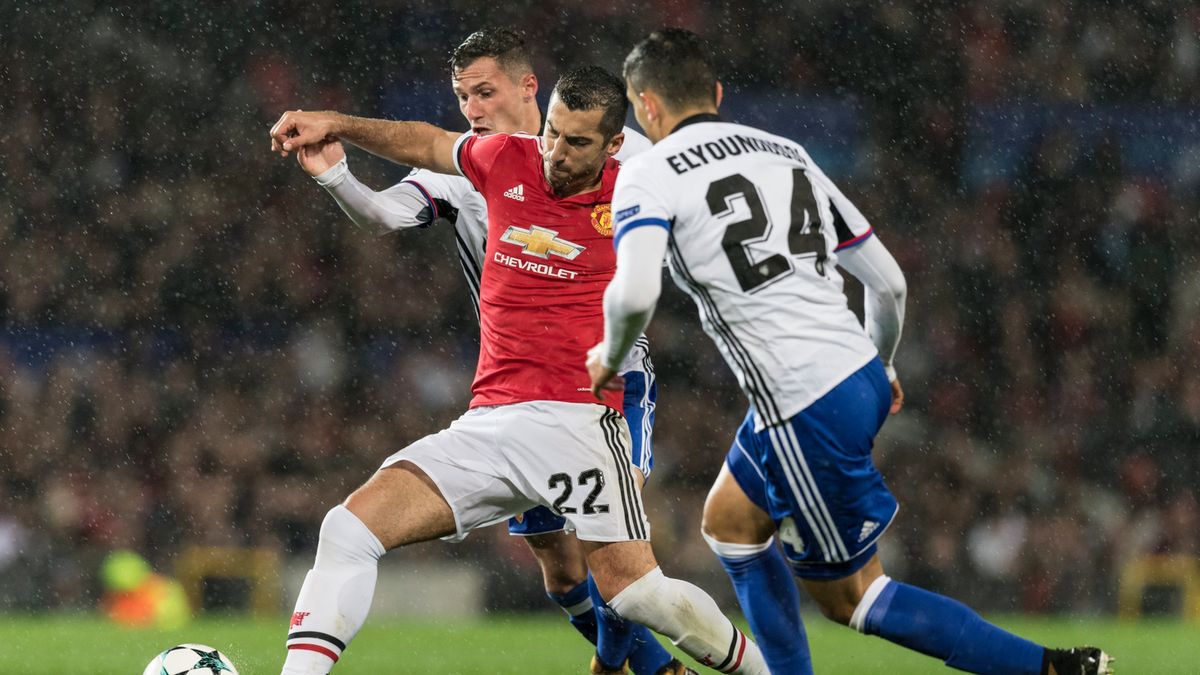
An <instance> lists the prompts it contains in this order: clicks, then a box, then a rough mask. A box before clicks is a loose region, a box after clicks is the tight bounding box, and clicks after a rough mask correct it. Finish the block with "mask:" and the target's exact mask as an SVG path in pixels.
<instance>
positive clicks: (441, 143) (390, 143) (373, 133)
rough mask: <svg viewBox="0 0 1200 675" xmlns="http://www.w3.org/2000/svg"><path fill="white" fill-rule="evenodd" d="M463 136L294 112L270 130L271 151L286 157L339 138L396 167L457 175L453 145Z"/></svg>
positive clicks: (426, 126)
mask: <svg viewBox="0 0 1200 675" xmlns="http://www.w3.org/2000/svg"><path fill="white" fill-rule="evenodd" d="M460 136H462V134H461V133H455V132H453V131H446V130H445V129H440V128H438V127H435V126H433V125H432V124H426V123H425V122H395V121H392V120H378V119H369V118H366V117H353V116H350V115H343V114H341V113H337V112H304V111H300V110H291V111H288V112H285V113H284V114H283V116H281V117H280V118H279V121H278V122H276V123H275V126H273V127H271V150H272V151H273V152H278V153H279V154H281V155H283V156H284V157H286V156H287V155H288V153H290V152H295V151H296V150H299V149H300V148H302V147H306V146H309V145H314V144H317V143H323V142H325V141H326V139H329V138H337V139H340V140H343V141H345V142H347V143H353V144H354V145H357V146H358V147H360V148H362V149H363V150H366V151H367V152H370V153H372V154H375V155H379V156H380V157H383V158H384V159H388V160H391V161H393V162H396V163H397V164H404V165H405V166H414V167H420V168H422V169H429V170H431V171H436V172H438V173H449V174H454V173H458V170H457V169H456V168H455V166H454V143H455V141H457V140H458V139H459V137H460Z"/></svg>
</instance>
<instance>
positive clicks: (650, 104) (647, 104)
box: [638, 91, 658, 122]
mask: <svg viewBox="0 0 1200 675" xmlns="http://www.w3.org/2000/svg"><path fill="white" fill-rule="evenodd" d="M638 98H639V99H641V100H642V110H645V111H646V121H647V122H653V121H655V120H657V119H658V99H657V98H656V97H655V96H654V95H653V94H647V92H645V91H641V92H638Z"/></svg>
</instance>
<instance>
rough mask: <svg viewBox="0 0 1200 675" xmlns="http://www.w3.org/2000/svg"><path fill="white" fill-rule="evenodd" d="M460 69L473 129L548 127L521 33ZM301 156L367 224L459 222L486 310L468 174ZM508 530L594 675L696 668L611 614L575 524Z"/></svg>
mask: <svg viewBox="0 0 1200 675" xmlns="http://www.w3.org/2000/svg"><path fill="white" fill-rule="evenodd" d="M450 67H451V73H452V85H453V90H454V94H455V96H456V97H457V99H458V101H459V110H460V111H461V112H462V114H463V117H464V118H465V119H466V120H467V123H468V124H470V127H471V131H472V132H474V133H476V134H479V135H488V134H493V133H505V134H511V133H537V132H538V131H540V130H541V127H542V113H541V110H540V108H539V107H538V103H537V91H538V80H537V76H536V75H535V74H534V73H533V66H532V59H531V58H530V56H529V53H528V50H527V48H526V46H525V41H524V39H523V38H521V36H520V35H518V34H517V33H515V32H513V31H511V30H506V29H500V28H485V29H482V30H479V31H476V32H475V33H472V34H471V35H470V36H469V37H467V39H466V40H464V41H463V42H462V44H460V45H459V46H458V47H456V48H455V50H454V52H453V53H452V54H451V57H450ZM624 133H625V142H624V143H623V144H622V146H621V150H620V152H618V153H617V155H616V158H617V160H618V161H625V160H626V159H628V158H629V157H631V156H633V155H634V154H636V153H638V152H641V151H643V150H646V149H648V148H649V147H650V142H649V141H648V140H647V139H646V138H645V137H644V136H642V135H641V134H639V133H637V132H636V131H634V130H632V129H628V128H626V129H625V130H624ZM296 157H297V159H298V160H299V162H300V165H301V166H302V167H303V168H304V170H305V171H307V172H308V173H309V175H311V176H313V177H314V178H315V179H316V181H317V183H319V184H320V185H321V186H322V187H324V188H325V189H326V190H328V191H329V194H330V195H331V196H332V197H333V198H334V200H335V201H336V202H337V203H338V205H339V206H340V207H341V208H342V210H343V211H345V212H346V215H348V216H349V217H350V219H351V220H352V221H353V222H354V223H355V224H357V225H359V226H360V227H362V228H364V229H366V230H369V231H372V232H376V233H379V234H384V233H387V232H393V231H397V230H403V229H410V228H427V227H430V226H431V225H435V224H436V223H449V224H450V225H451V227H453V230H454V237H455V242H456V247H457V250H458V259H459V264H460V266H461V267H462V271H463V275H464V276H465V278H466V281H467V288H468V289H469V291H470V294H471V303H472V306H473V307H475V311H476V314H478V311H479V284H480V272H481V270H482V261H483V258H484V242H485V241H486V240H487V204H486V202H485V201H484V200H483V197H482V196H481V195H480V193H479V192H478V191H477V190H476V189H475V188H474V187H473V186H472V185H471V183H470V181H468V180H467V179H466V178H464V177H462V176H459V175H446V174H439V173H434V172H432V171H428V170H426V169H415V170H413V172H412V173H411V174H410V175H409V176H408V177H407V178H405V179H404V180H403V181H401V182H400V183H397V184H396V185H393V186H392V187H390V188H388V189H386V190H382V191H379V192H376V191H374V190H371V189H370V188H368V187H367V186H365V185H363V184H362V183H361V182H360V181H359V180H358V179H357V178H355V176H354V174H353V173H351V172H350V169H349V166H348V164H347V162H346V153H345V150H344V148H343V146H342V144H341V142H339V141H337V140H329V141H327V142H323V143H319V144H317V145H312V146H306V147H305V148H303V149H301V151H300V152H298V153H297V155H296ZM647 346H648V343H647V342H646V341H645V340H644V339H641V340H639V341H638V342H637V344H636V345H635V346H634V348H633V350H631V352H630V354H629V356H628V357H627V358H626V360H625V363H624V364H623V365H622V368H621V375H622V377H623V378H624V380H625V394H624V396H625V406H624V408H625V409H624V412H625V418H626V419H627V420H628V421H629V430H630V435H631V441H632V443H631V446H632V451H633V464H634V466H635V467H637V469H636V470H637V472H638V473H639V474H640V475H639V479H640V480H642V481H644V480H645V479H646V478H647V477H649V475H650V471H651V469H652V467H653V454H652V445H651V431H652V429H653V424H654V406H655V401H656V399H657V387H656V384H655V381H654V369H653V366H652V365H651V363H650V356H649V353H648V351H647ZM508 528H509V533H510V534H513V535H515V536H521V537H523V538H524V539H525V541H526V543H527V544H528V545H529V547H530V550H532V551H533V553H534V556H535V557H536V558H537V560H538V563H539V565H540V567H541V569H542V579H543V583H544V585H545V588H546V594H547V595H548V596H549V597H550V598H551V599H552V600H553V601H554V602H555V603H557V604H558V605H559V606H560V607H562V609H563V611H564V612H565V613H566V616H567V617H568V619H569V620H570V622H571V625H573V626H574V627H575V628H576V629H577V630H578V631H579V632H580V633H581V634H582V635H583V636H584V637H585V638H587V639H588V640H589V641H590V642H591V643H592V644H594V645H596V654H595V656H594V658H593V663H592V670H593V672H595V673H608V672H616V673H620V672H623V671H622V666H623V664H625V663H626V662H628V666H629V669H630V670H632V672H633V673H635V675H660V674H663V673H667V674H680V673H685V672H687V670H686V669H685V667H684V665H683V664H682V663H680V662H679V660H678V659H675V658H673V657H672V656H671V654H670V653H669V652H667V651H666V650H665V649H663V647H662V645H660V644H659V643H658V641H657V640H656V639H654V637H653V635H651V634H650V632H649V631H648V630H647V629H646V628H644V627H641V626H638V625H636V624H633V623H630V622H627V621H623V620H621V619H620V618H619V617H617V616H615V615H614V614H613V613H612V612H609V611H606V608H605V607H604V606H603V604H602V601H601V599H600V597H599V593H598V591H597V590H596V585H595V583H594V582H590V581H589V579H588V575H587V565H586V563H585V561H584V555H583V549H582V547H581V546H580V545H579V541H578V540H577V539H576V538H575V537H574V536H572V535H570V534H568V533H567V532H565V531H564V530H565V528H566V520H565V519H564V518H563V517H562V516H559V515H557V514H555V513H553V512H552V511H550V510H549V509H548V508H546V507H537V508H535V509H532V510H530V511H529V512H528V513H525V514H522V516H521V517H520V518H514V519H512V520H510V521H509V523H508Z"/></svg>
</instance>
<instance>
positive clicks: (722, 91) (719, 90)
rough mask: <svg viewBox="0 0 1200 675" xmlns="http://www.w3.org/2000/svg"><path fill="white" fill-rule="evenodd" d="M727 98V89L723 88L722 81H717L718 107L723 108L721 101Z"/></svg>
mask: <svg viewBox="0 0 1200 675" xmlns="http://www.w3.org/2000/svg"><path fill="white" fill-rule="evenodd" d="M722 98H725V88H724V87H722V86H721V81H720V80H717V100H716V103H717V107H718V108H720V107H721V99H722Z"/></svg>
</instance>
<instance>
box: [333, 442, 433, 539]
mask: <svg viewBox="0 0 1200 675" xmlns="http://www.w3.org/2000/svg"><path fill="white" fill-rule="evenodd" d="M346 508H347V509H349V510H350V511H351V512H352V513H353V514H354V515H356V516H358V518H359V520H361V521H363V524H364V525H366V526H367V528H368V529H370V530H371V532H372V533H374V534H375V536H376V537H378V538H379V541H380V543H382V544H383V546H384V548H386V549H393V548H395V547H397V546H404V545H407V544H412V543H416V542H419V541H428V540H430V539H436V538H438V537H443V536H446V535H449V534H453V533H454V530H455V525H454V512H453V511H451V510H450V505H449V504H448V503H447V502H446V499H445V498H444V497H443V496H442V493H441V492H440V491H439V490H438V488H437V485H435V484H434V482H433V481H432V480H431V479H430V478H429V476H428V475H426V474H425V472H424V471H422V470H421V469H420V468H418V467H416V466H415V465H413V464H410V463H408V462H399V463H397V464H393V465H391V466H388V467H384V468H382V469H380V470H379V471H377V472H375V475H373V476H371V478H370V479H369V480H368V481H367V482H366V483H364V484H363V485H362V487H360V488H358V489H357V490H355V491H354V492H353V493H351V495H350V496H349V497H348V498H347V499H346Z"/></svg>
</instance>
